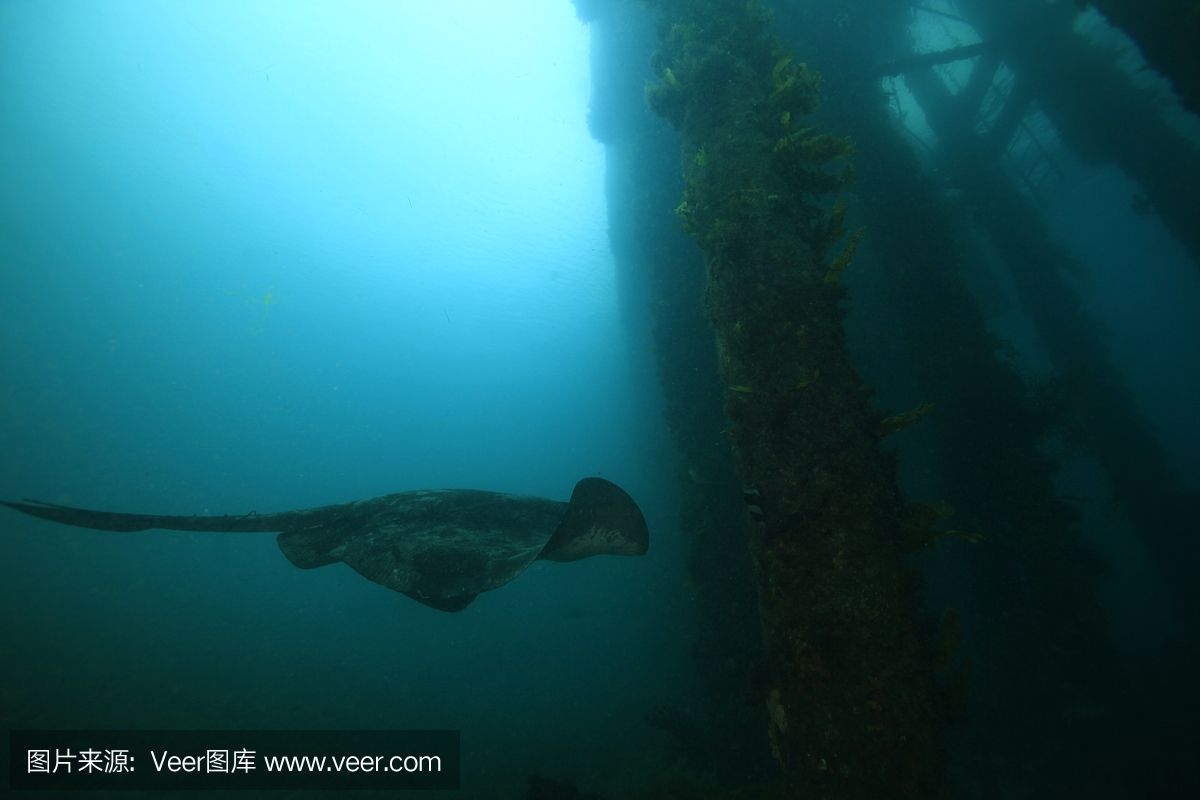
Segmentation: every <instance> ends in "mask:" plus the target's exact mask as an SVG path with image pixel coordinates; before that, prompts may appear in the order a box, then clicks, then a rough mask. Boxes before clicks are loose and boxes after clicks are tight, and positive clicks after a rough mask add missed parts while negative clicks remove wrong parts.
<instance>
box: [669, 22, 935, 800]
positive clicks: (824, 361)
mask: <svg viewBox="0 0 1200 800" xmlns="http://www.w3.org/2000/svg"><path fill="white" fill-rule="evenodd" d="M654 5H656V6H657V7H658V8H659V9H660V11H661V12H662V22H661V31H660V33H661V35H660V49H659V52H658V53H657V55H656V57H655V64H654V66H655V71H656V73H657V74H658V75H659V76H660V80H659V82H658V83H657V84H656V85H654V86H653V87H651V88H650V89H649V91H648V100H649V102H650V105H651V107H652V108H653V109H654V110H655V111H657V112H658V113H659V114H661V115H663V116H664V117H665V118H667V119H668V120H669V121H670V122H671V123H672V124H673V125H674V126H675V127H676V129H677V130H678V131H679V134H680V138H681V143H682V150H683V161H684V175H685V190H684V198H683V202H682V203H681V204H680V205H679V208H678V210H677V213H678V215H679V217H680V218H681V220H682V222H683V225H684V227H685V229H686V230H687V231H688V232H690V233H691V234H692V235H694V236H695V238H696V241H697V242H698V243H699V245H700V247H701V249H702V251H703V252H704V255H705V262H706V265H707V272H708V285H707V291H706V295H707V304H708V310H709V314H710V317H711V320H712V323H713V327H714V329H715V331H716V335H717V341H718V349H719V362H720V370H721V373H722V377H723V380H724V381H725V383H726V385H727V387H728V404H727V413H728V416H729V418H730V427H729V433H730V435H731V437H732V439H733V441H734V444H735V447H736V452H737V457H738V461H739V466H740V470H741V473H742V476H743V479H744V481H745V483H746V484H747V486H748V500H749V502H750V503H751V506H752V508H751V510H750V513H749V514H748V517H747V531H748V536H749V537H750V543H751V549H752V552H753V554H754V559H755V565H756V571H757V581H758V587H759V598H760V604H761V609H762V617H763V628H764V640H765V646H766V649H767V656H766V659H767V663H766V667H765V671H764V685H763V695H764V696H763V699H764V701H765V703H766V706H767V711H768V720H769V721H768V725H769V733H770V739H771V745H772V749H773V751H774V754H775V756H776V758H777V759H778V760H779V762H780V764H781V765H782V767H783V771H784V774H785V779H786V782H787V785H788V788H789V789H790V792H791V793H792V794H793V795H794V796H797V797H805V798H850V797H854V798H859V797H861V798H879V797H890V798H901V797H930V796H933V795H934V794H936V791H937V787H938V785H939V750H938V746H937V738H938V737H937V720H938V716H939V715H938V713H937V711H936V708H935V701H934V692H933V688H932V684H933V680H932V669H931V666H930V660H929V658H928V657H927V654H926V652H925V650H924V648H923V646H922V643H921V640H920V638H919V637H918V635H917V630H916V623H915V614H916V599H915V594H916V592H915V587H914V585H913V579H912V578H911V576H910V574H909V572H908V571H907V570H906V569H905V567H904V565H903V563H902V560H901V552H900V547H899V539H900V535H899V534H900V531H899V527H900V526H899V518H900V510H901V500H900V497H899V495H898V492H897V489H896V485H895V479H894V471H893V466H892V464H891V463H890V461H889V459H888V458H887V457H886V456H885V455H883V453H882V452H881V450H880V447H879V438H880V436H881V430H882V429H881V426H880V415H879V414H877V413H876V412H875V411H874V410H873V409H872V407H871V405H870V403H869V393H868V391H867V389H866V387H865V386H864V385H863V383H862V381H861V380H860V378H859V377H858V375H857V373H856V372H855V370H854V369H853V367H852V366H851V364H850V361H849V359H848V356H847V351H846V345H845V340H844V334H843V328H842V317H843V312H842V310H841V308H840V305H839V304H840V301H841V299H842V296H843V289H842V288H841V286H840V283H839V281H838V277H839V275H840V273H841V271H842V269H844V268H845V267H846V266H847V264H849V262H850V259H851V257H852V255H853V250H854V245H855V244H856V242H857V236H855V235H851V236H845V235H844V231H843V218H844V212H845V209H844V207H842V206H840V205H834V206H833V208H832V210H830V209H829V208H828V206H829V203H828V202H827V201H826V200H825V198H826V197H827V196H828V195H829V194H830V193H832V192H834V191H836V190H837V189H838V188H840V187H841V186H842V185H844V183H845V182H846V181H847V180H848V178H849V174H848V168H846V167H842V168H841V169H835V168H834V165H835V164H836V162H837V161H838V160H839V159H841V158H843V157H844V156H846V155H848V154H849V151H850V144H849V143H848V142H847V141H846V140H844V139H840V138H838V137H835V136H832V135H828V134H822V133H818V132H815V131H813V130H812V129H810V128H807V127H805V124H804V120H803V117H804V115H806V114H808V113H810V112H812V111H813V110H814V108H815V106H816V94H817V87H818V82H819V78H818V76H817V75H816V74H815V73H814V72H813V71H811V70H809V69H807V68H806V66H805V65H803V64H800V63H797V62H795V61H793V60H792V59H791V58H790V57H788V56H787V55H786V54H785V53H783V52H782V51H781V50H780V47H779V45H778V43H777V42H776V41H775V39H774V38H773V37H772V36H771V35H770V34H769V33H768V32H767V21H768V20H767V17H766V15H765V14H764V13H763V12H762V11H761V10H760V9H759V8H758V7H757V5H756V4H754V3H747V2H745V0H659V2H657V3H655V4H654Z"/></svg>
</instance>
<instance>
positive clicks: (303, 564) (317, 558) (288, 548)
mask: <svg viewBox="0 0 1200 800" xmlns="http://www.w3.org/2000/svg"><path fill="white" fill-rule="evenodd" d="M275 543H276V544H278V545H279V549H280V550H282V551H283V554H284V555H285V556H287V559H288V561H290V562H292V563H293V564H295V565H296V566H297V567H299V568H300V569H314V568H316V567H324V566H326V565H328V564H335V563H337V562H338V561H341V560H342V557H341V554H340V553H338V554H335V553H334V550H335V549H337V548H338V547H339V546H340V545H341V544H342V543H343V537H342V536H339V535H337V534H335V533H332V532H330V531H329V530H328V529H325V528H310V529H307V530H297V531H284V532H283V533H281V534H279V535H278V536H277V537H275Z"/></svg>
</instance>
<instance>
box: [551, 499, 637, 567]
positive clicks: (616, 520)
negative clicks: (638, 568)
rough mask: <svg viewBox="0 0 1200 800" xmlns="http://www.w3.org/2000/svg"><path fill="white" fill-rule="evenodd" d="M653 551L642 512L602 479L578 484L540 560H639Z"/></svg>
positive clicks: (631, 501)
mask: <svg viewBox="0 0 1200 800" xmlns="http://www.w3.org/2000/svg"><path fill="white" fill-rule="evenodd" d="M649 548H650V532H649V530H648V529H647V528H646V519H645V517H643V516H642V511H641V509H639V508H638V506H637V503H635V502H634V501H633V498H632V497H630V496H629V495H628V494H626V493H625V490H624V489H622V488H621V487H619V486H617V485H616V484H615V483H611V482H610V481H606V480H604V479H603V478H584V479H583V480H581V481H580V482H579V483H577V484H575V491H573V492H572V493H571V502H570V504H569V505H568V506H567V513H566V514H565V515H564V516H563V520H562V522H560V523H559V525H558V530H556V531H555V532H554V535H553V536H551V537H550V541H549V542H547V543H546V546H545V547H544V548H542V552H541V555H539V556H538V558H544V559H547V560H550V561H575V560H576V559H579V558H587V557H588V556H598V555H615V556H640V555H643V554H644V553H645V552H646V551H647V550H648V549H649Z"/></svg>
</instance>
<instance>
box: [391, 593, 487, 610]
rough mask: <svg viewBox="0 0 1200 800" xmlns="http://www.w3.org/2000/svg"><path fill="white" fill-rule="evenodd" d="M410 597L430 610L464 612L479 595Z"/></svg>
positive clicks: (412, 595) (411, 595) (410, 595)
mask: <svg viewBox="0 0 1200 800" xmlns="http://www.w3.org/2000/svg"><path fill="white" fill-rule="evenodd" d="M408 596H409V597H411V598H412V599H413V600H416V601H417V602H418V603H424V604H425V605H427V606H429V607H430V608H436V609H437V610H438V611H462V610H463V609H464V608H466V607H467V606H469V605H471V601H472V600H474V599H475V598H476V597H478V596H479V595H475V594H459V595H455V596H453V597H420V596H418V595H415V594H411V593H409V594H408Z"/></svg>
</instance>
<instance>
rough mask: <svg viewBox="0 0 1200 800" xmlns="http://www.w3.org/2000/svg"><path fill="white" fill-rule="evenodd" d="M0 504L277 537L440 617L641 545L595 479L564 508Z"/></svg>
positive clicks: (124, 524)
mask: <svg viewBox="0 0 1200 800" xmlns="http://www.w3.org/2000/svg"><path fill="white" fill-rule="evenodd" d="M3 504H4V505H6V506H8V507H10V508H14V509H16V510H17V511H22V512H24V513H26V514H31V515H33V516H36V517H42V518H43V519H49V520H53V521H55V522H62V523H65V524H67V525H75V526H77V527H81V528H95V529H98V530H107V531H144V530H151V529H154V528H162V529H167V530H185V531H210V532H215V533H232V532H237V531H243V532H278V533H279V536H278V538H277V540H276V541H277V542H278V544H279V549H280V550H282V551H283V553H284V555H286V556H287V557H288V559H289V560H290V561H291V562H292V563H293V564H295V565H296V566H298V567H303V568H305V569H310V568H312V567H321V566H325V565H326V564H333V563H336V562H338V561H342V562H344V563H346V564H348V565H350V566H351V567H353V568H354V569H355V570H357V571H358V572H359V573H360V574H362V575H363V576H364V577H366V578H369V579H370V580H372V581H374V582H376V583H378V584H382V585H383V586H386V587H388V588H389V589H394V590H396V591H398V592H402V593H404V594H406V595H408V596H409V597H411V598H413V599H414V600H418V601H420V602H422V603H424V604H425V605H427V606H432V607H433V608H437V609H441V610H443V611H458V610H460V609H462V608H465V607H466V606H467V604H468V603H470V602H471V601H472V600H474V599H475V596H476V595H478V594H479V593H480V592H485V591H487V590H488V589H495V588H496V587H497V586H502V585H504V584H506V583H508V582H509V581H511V580H512V579H513V578H515V577H517V575H519V574H520V573H521V572H522V571H523V570H524V569H525V568H526V567H528V566H529V565H530V564H531V563H533V562H534V561H535V560H537V559H539V558H541V559H547V560H550V561H574V560H576V559H579V558H586V557H588V556H593V555H601V554H611V555H641V554H643V553H645V552H646V549H647V547H648V544H649V534H648V532H647V530H646V521H645V519H644V518H643V517H642V512H641V511H640V510H639V509H638V507H637V504H636V503H634V501H633V499H632V498H631V497H630V496H629V495H627V494H626V493H625V492H624V491H622V490H621V489H620V488H619V487H618V486H616V485H615V484H612V483H609V482H608V481H606V480H603V479H602V478H584V479H583V480H581V481H580V482H579V483H577V484H576V485H575V490H574V492H573V493H572V494H571V500H570V502H568V503H562V502H558V501H555V500H546V499H544V498H540V497H522V496H518V495H511V494H498V493H495V492H481V491H474V490H445V491H417V492H399V493H397V494H389V495H384V496H383V497H374V498H371V499H370V500H358V501H355V502H353V503H343V504H341V505H335V506H322V507H321V508H310V509H306V510H304V511H287V512H283V513H280V514H250V515H247V516H240V517H237V516H223V517H212V516H199V517H179V516H155V515H150V514H118V513H113V512H109V511H89V510H87V509H82V508H71V507H69V506H59V505H52V504H50V503H40V502H37V501H27V502H23V503H12V502H4V503H3Z"/></svg>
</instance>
